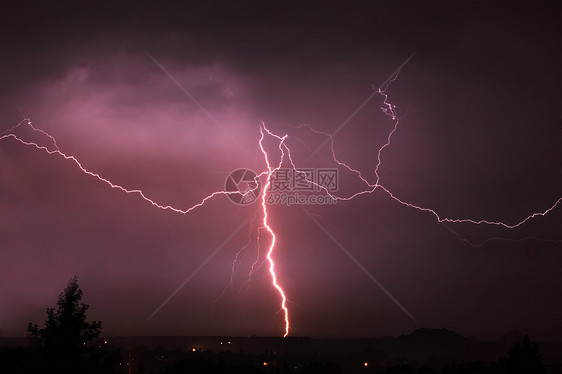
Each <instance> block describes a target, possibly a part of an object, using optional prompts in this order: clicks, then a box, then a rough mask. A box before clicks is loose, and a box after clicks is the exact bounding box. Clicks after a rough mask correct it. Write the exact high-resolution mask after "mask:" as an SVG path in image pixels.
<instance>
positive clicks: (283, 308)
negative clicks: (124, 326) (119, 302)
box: [0, 57, 562, 337]
mask: <svg viewBox="0 0 562 374" xmlns="http://www.w3.org/2000/svg"><path fill="white" fill-rule="evenodd" d="M410 58H411V57H410ZM403 65H404V64H403ZM399 71H400V70H399V69H397V71H395V73H394V74H393V75H392V76H391V77H390V78H389V79H388V80H387V81H386V82H385V83H384V84H383V85H382V86H381V87H379V88H378V89H377V90H376V91H375V94H378V95H380V96H381V97H382V98H383V104H382V107H381V110H382V111H383V112H384V113H385V114H386V115H387V116H388V117H389V118H390V119H391V120H392V123H393V125H392V128H391V130H390V131H389V132H388V134H387V136H386V141H385V142H384V144H383V145H382V146H380V147H379V148H378V151H377V159H376V162H375V163H374V168H373V174H374V179H375V181H374V182H373V183H371V182H369V180H368V179H369V178H368V177H366V176H364V175H363V174H362V173H361V172H360V171H359V170H358V169H355V168H353V167H351V166H350V165H348V164H347V163H345V162H343V161H340V160H339V159H338V157H337V155H336V152H335V149H334V148H335V147H334V135H335V133H336V132H335V133H334V134H328V133H326V132H322V131H318V130H315V129H314V128H313V127H312V126H310V125H308V124H303V125H300V126H297V128H300V127H306V128H308V129H309V130H310V131H311V132H313V133H314V134H317V135H320V136H324V137H325V138H326V140H325V142H324V143H323V144H325V143H329V144H330V150H331V157H332V159H333V160H334V162H335V163H336V164H338V165H339V166H340V167H342V168H345V169H346V170H348V171H350V172H351V173H352V174H354V175H355V176H356V177H357V178H359V180H360V181H361V182H362V183H363V184H364V188H363V189H361V190H359V191H357V192H354V193H351V194H350V195H348V196H338V195H336V194H334V193H331V192H330V191H329V190H328V189H327V188H326V187H325V186H323V185H320V184H318V183H316V182H314V181H312V180H309V179H307V176H306V175H307V174H306V173H304V171H302V170H299V168H298V167H297V166H296V163H295V162H294V161H293V158H292V156H291V151H290V148H289V147H288V145H287V139H288V135H283V136H280V135H277V134H275V133H273V132H272V131H270V130H269V129H268V128H267V127H266V126H265V124H264V123H261V125H260V127H259V131H260V138H259V141H258V145H259V148H260V150H261V153H262V155H263V158H264V161H265V165H266V170H264V171H262V172H261V173H260V174H258V175H257V176H256V180H258V179H261V178H264V177H265V183H264V184H263V186H264V187H263V192H262V195H261V203H260V210H261V216H262V220H261V226H260V227H258V230H257V236H258V238H257V239H258V240H257V243H258V258H257V259H256V262H254V264H253V265H252V269H251V272H250V276H251V274H252V273H253V272H254V271H255V270H256V268H255V266H256V264H257V262H258V261H259V244H260V243H261V241H260V238H261V235H265V234H267V236H268V237H269V239H270V241H269V245H268V247H267V250H266V256H265V258H266V260H265V261H266V262H267V263H268V264H269V274H270V276H271V282H272V283H271V284H272V286H273V287H274V288H275V290H276V291H277V293H278V295H279V298H280V312H282V313H283V317H284V333H283V336H284V337H286V336H288V334H289V332H290V329H291V324H290V319H289V309H288V307H287V302H288V299H287V296H286V293H285V291H284V289H283V287H282V286H281V284H280V282H279V279H278V275H277V273H276V266H275V259H274V253H275V250H276V244H277V243H278V237H277V235H276V233H275V231H274V229H273V227H272V225H271V219H270V212H268V204H267V197H268V190H269V187H270V186H271V183H272V178H273V175H274V174H275V172H277V171H278V170H279V169H281V167H282V166H283V164H284V163H285V162H288V163H289V164H290V165H291V168H292V170H293V171H294V172H295V173H302V174H303V176H304V177H305V179H307V180H308V181H309V182H310V183H312V184H314V185H316V186H317V187H318V188H320V189H321V190H322V191H324V193H325V194H326V195H328V196H330V197H331V198H332V199H335V200H338V201H349V200H352V199H354V198H356V197H358V196H360V195H365V194H372V193H373V192H374V191H375V190H377V189H380V190H381V191H382V192H384V193H385V194H386V195H387V196H388V197H389V198H391V199H392V200H393V201H395V202H396V203H398V204H400V205H402V206H404V207H407V208H411V209H415V210H417V211H421V212H424V213H428V214H430V215H432V216H433V217H434V218H435V220H436V222H437V223H440V224H443V226H445V227H446V228H447V229H448V230H449V231H451V232H452V233H453V234H454V235H456V236H457V238H458V239H459V240H461V241H464V242H466V243H468V244H470V245H474V246H481V245H484V244H485V243H487V242H489V241H491V240H509V241H512V242H518V241H523V240H542V239H539V238H535V237H528V238H523V239H509V238H501V237H494V238H489V239H486V240H485V241H483V242H481V243H476V244H475V243H472V242H470V241H468V240H467V239H464V238H461V237H460V236H459V235H458V234H457V233H456V232H455V231H453V230H452V229H450V228H449V227H448V226H447V225H445V224H457V223H469V224H473V225H490V226H498V227H502V228H505V229H514V228H517V227H519V226H521V225H523V224H525V223H526V222H527V221H529V220H531V219H533V218H535V217H540V216H545V215H547V214H548V213H550V212H551V211H553V210H554V209H556V208H557V207H558V205H559V204H560V202H561V201H562V197H560V198H558V199H557V200H556V201H555V202H554V203H553V204H552V205H550V206H549V207H547V208H546V209H544V210H541V211H538V212H534V213H531V214H529V215H528V216H526V217H523V218H521V219H519V220H516V221H515V222H511V223H506V222H503V221H492V220H486V219H476V218H449V217H444V216H441V215H440V214H439V213H438V212H437V211H436V210H434V209H431V208H428V207H423V206H421V205H418V204H415V203H411V202H408V201H406V200H403V199H401V198H399V197H398V196H396V195H395V194H394V193H393V192H392V191H391V190H390V189H388V188H387V187H385V186H384V185H383V184H382V183H381V177H380V175H379V170H380V167H381V165H382V155H383V153H384V150H385V149H386V148H387V147H390V146H391V142H392V138H393V136H394V135H395V134H396V132H397V131H398V126H399V123H400V117H399V116H398V115H397V113H396V106H395V105H393V104H391V103H390V101H389V98H388V93H387V90H388V88H389V87H390V85H391V84H392V83H393V82H394V81H395V80H396V79H397V78H398V74H399ZM372 96H373V95H371V96H370V97H369V100H370V98H371V97H372ZM362 105H363V104H362ZM361 107H362V106H361ZM361 107H360V108H361ZM360 108H359V109H360ZM356 112H357V110H356ZM356 112H354V113H356ZM23 126H28V127H29V128H31V130H32V131H33V132H36V133H38V134H41V135H42V136H45V137H47V138H48V139H49V142H50V143H51V144H50V146H46V145H41V144H40V143H39V142H35V141H29V140H24V139H23V138H22V137H20V136H18V135H16V134H15V132H16V131H17V130H18V129H19V128H21V127H23ZM221 126H222V125H221ZM341 127H342V126H340V127H339V128H338V131H339V129H341ZM266 136H267V137H269V138H272V139H275V141H276V143H277V148H278V150H279V152H280V156H279V162H278V163H273V162H272V161H271V159H270V154H269V153H268V151H267V150H266V147H265V146H264V140H265V138H266ZM8 139H11V140H14V141H16V142H19V143H21V144H22V145H24V146H27V147H33V148H36V149H37V150H40V151H43V152H45V153H47V154H48V155H55V156H59V157H62V158H63V159H65V160H68V161H70V162H71V163H73V164H74V165H75V166H76V167H78V168H79V169H80V170H81V171H82V172H83V173H84V174H86V175H88V176H90V177H93V178H95V179H97V180H98V181H99V182H101V183H104V184H106V185H108V186H109V187H111V188H112V189H117V190H119V191H121V192H123V193H126V194H131V195H136V196H138V197H140V198H141V199H142V200H144V201H145V202H147V203H149V204H151V205H152V206H154V207H155V208H158V209H161V210H165V211H171V212H174V213H179V214H184V215H185V214H188V213H190V212H192V211H194V210H195V209H197V208H199V207H201V206H203V205H204V204H205V203H206V202H208V201H209V200H211V199H213V198H215V197H217V196H220V195H231V194H238V195H242V196H245V195H246V194H249V193H252V192H254V190H252V189H249V190H248V191H246V192H243V193H242V192H239V191H225V190H218V191H215V192H212V193H211V194H209V195H207V196H205V197H203V198H202V199H201V200H200V201H199V202H197V203H195V204H193V205H192V206H190V207H188V208H183V209H182V208H178V207H173V206H171V205H166V204H163V203H159V202H156V201H155V200H153V199H151V198H150V197H148V196H147V195H146V194H145V193H144V192H143V191H142V190H141V189H130V188H127V187H124V186H122V185H119V184H116V183H114V182H112V181H110V180H109V179H107V178H104V177H102V176H101V175H100V174H98V173H96V172H94V171H91V170H89V169H88V168H86V167H85V166H83V164H82V163H81V162H80V161H79V160H78V159H77V158H76V157H74V156H73V155H69V154H66V153H64V152H63V151H62V150H61V149H60V148H59V146H58V144H57V142H56V139H55V138H54V137H53V136H52V135H50V134H49V133H47V132H46V131H44V130H41V129H39V128H37V127H35V126H34V125H33V124H32V123H31V120H30V119H27V118H26V119H24V120H22V121H21V122H19V123H18V124H16V125H15V126H13V127H11V128H9V129H7V130H5V131H3V132H1V133H0V141H1V140H8ZM318 149H319V148H318ZM315 153H316V152H313V154H315ZM256 188H257V187H256ZM239 229H240V228H239ZM239 229H238V230H239ZM238 230H237V231H238ZM251 230H252V229H250V235H251ZM237 231H236V232H237ZM231 236H232V235H231ZM251 241H252V240H251V238H249V241H248V244H247V245H246V246H244V247H243V248H241V249H240V250H239V252H238V253H237V254H236V258H235V261H234V263H233V266H232V276H231V278H230V283H229V285H228V286H227V288H226V289H228V288H229V287H230V286H231V285H232V282H233V279H234V270H235V264H236V261H238V257H239V255H241V253H242V252H243V250H244V249H245V248H246V247H247V246H248V245H250V243H251ZM547 241H550V242H553V243H560V242H561V241H560V240H547ZM224 244H225V243H223V244H222V245H221V246H220V247H219V248H218V249H217V250H215V252H213V255H214V254H216V253H217V252H218V250H220V248H222V246H223V245H224ZM340 246H341V244H340ZM349 255H351V254H349ZM351 257H352V256H351ZM207 261H208V260H206V262H207ZM355 261H356V260H355ZM206 262H205V263H203V264H202V265H201V266H200V267H199V268H198V270H199V269H200V268H201V267H202V266H204V265H205V264H206ZM363 270H364V271H365V272H366V269H363ZM367 273H368V272H367ZM191 277H192V276H190V278H188V279H187V280H186V281H185V282H184V283H183V284H182V285H181V286H180V288H181V287H183V285H185V283H186V282H188V281H189V279H191ZM375 281H376V280H375ZM377 282H378V281H377ZM381 287H382V285H381ZM180 288H178V289H176V291H174V293H172V295H170V297H169V298H168V299H167V300H166V301H165V302H164V304H162V305H161V306H160V307H159V308H158V309H157V310H156V311H155V312H154V313H153V314H152V315H151V316H150V317H149V319H150V318H151V317H152V316H153V315H154V314H156V313H157V312H158V311H159V310H160V309H161V308H162V307H163V306H164V305H165V303H167V302H168V301H169V300H170V299H171V298H172V297H173V296H174V295H175V294H176V293H177V292H178V291H179V289H180ZM226 289H225V291H226ZM225 291H223V293H222V294H221V295H220V296H219V298H218V299H220V297H222V296H223V295H224V292H225ZM386 292H387V294H388V295H389V297H391V296H392V295H390V293H389V292H388V291H386ZM218 299H217V300H218ZM215 302H216V301H215ZM396 303H397V305H399V306H400V307H401V308H402V309H403V310H404V311H405V313H406V314H408V315H409V316H410V317H411V318H412V319H413V317H412V316H411V315H410V314H409V313H408V312H407V311H406V309H405V308H403V307H402V306H401V305H400V304H399V303H398V302H397V301H396Z"/></svg>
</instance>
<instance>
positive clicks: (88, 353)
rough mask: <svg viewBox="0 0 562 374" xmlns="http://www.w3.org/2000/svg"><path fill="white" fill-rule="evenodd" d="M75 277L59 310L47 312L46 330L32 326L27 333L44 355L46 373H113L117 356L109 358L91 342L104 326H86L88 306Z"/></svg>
mask: <svg viewBox="0 0 562 374" xmlns="http://www.w3.org/2000/svg"><path fill="white" fill-rule="evenodd" d="M81 300H82V290H81V289H80V287H79V286H78V278H77V277H76V276H74V277H73V278H72V279H71V280H70V281H69V282H68V284H67V286H66V288H65V290H64V292H62V293H61V294H59V297H58V300H57V308H56V309H55V308H47V320H46V321H45V327H44V328H39V326H37V324H33V323H29V324H28V326H27V333H28V336H29V337H30V338H31V340H32V341H33V342H34V343H35V345H36V346H37V348H38V350H39V352H40V353H41V354H42V358H43V360H44V364H45V369H46V371H53V372H73V373H86V372H90V373H92V372H95V373H101V372H105V371H108V370H109V371H111V370H110V369H111V368H113V366H114V365H115V363H116V361H117V356H116V355H115V354H109V355H108V354H106V353H105V352H102V351H101V350H99V349H98V348H97V347H96V346H95V345H92V344H91V342H92V341H93V340H94V339H95V338H97V337H98V336H99V334H100V333H101V322H99V321H93V322H92V323H88V322H86V311H87V310H88V308H89V305H87V304H84V303H81Z"/></svg>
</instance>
